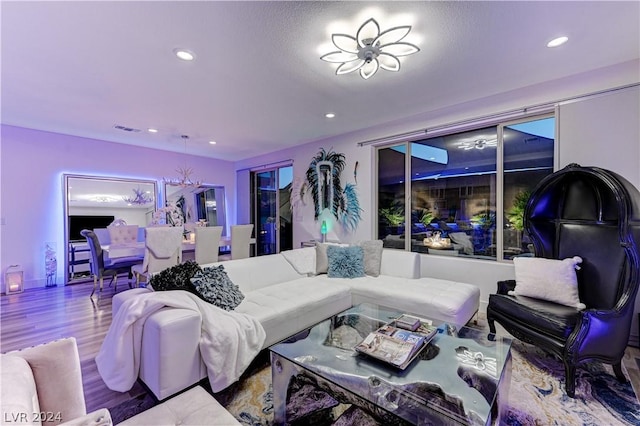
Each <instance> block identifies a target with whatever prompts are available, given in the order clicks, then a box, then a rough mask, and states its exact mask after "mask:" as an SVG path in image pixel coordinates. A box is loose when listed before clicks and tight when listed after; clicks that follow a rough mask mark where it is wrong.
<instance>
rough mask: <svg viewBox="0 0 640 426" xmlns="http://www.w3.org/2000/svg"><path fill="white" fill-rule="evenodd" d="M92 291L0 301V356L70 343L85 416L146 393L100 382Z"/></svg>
mask: <svg viewBox="0 0 640 426" xmlns="http://www.w3.org/2000/svg"><path fill="white" fill-rule="evenodd" d="M105 286H106V284H105ZM92 288H93V282H86V283H79V284H74V285H70V286H58V287H53V288H39V289H32V290H27V291H25V292H24V293H21V294H14V295H10V296H2V297H0V352H8V351H12V350H16V349H22V348H26V347H29V346H34V345H38V344H41V343H46V342H49V341H52V340H55V339H59V338H62V337H70V336H73V337H75V338H76V340H77V341H78V351H79V353H80V362H81V365H82V378H83V384H84V394H85V401H86V404H87V411H88V412H91V411H93V410H96V409H99V408H103V407H104V408H112V407H114V406H116V405H118V404H120V403H121V402H124V401H127V400H129V399H132V398H135V397H136V396H139V395H141V394H143V393H145V392H146V391H145V389H144V388H143V387H142V385H140V384H139V383H136V384H135V385H134V387H133V388H132V389H131V390H130V391H129V392H125V393H120V392H114V391H112V390H110V389H108V388H107V387H106V385H105V384H104V382H103V381H102V378H101V377H100V375H99V373H98V369H97V367H96V363H95V360H94V358H95V356H96V355H97V354H98V351H99V350H100V345H101V344H102V341H103V339H104V336H105V335H106V333H107V330H108V329H109V325H110V324H111V297H112V296H113V294H114V290H113V288H112V287H106V288H105V290H104V291H103V293H102V296H101V297H100V298H99V299H98V298H97V297H95V296H94V297H93V299H90V298H89V294H91V289H92ZM126 289H128V285H127V284H126V277H124V278H120V280H119V286H118V292H120V291H124V290H126ZM482 320H483V317H482V314H481V315H480V321H482ZM639 358H640V351H639V350H638V348H633V347H628V348H627V351H626V354H625V358H624V359H623V363H624V365H625V367H627V372H628V374H629V377H630V379H631V381H632V383H633V384H634V388H635V390H636V394H638V391H639V390H640V389H638V388H639V387H640V369H639V368H640V366H639V364H638V361H637V359H639Z"/></svg>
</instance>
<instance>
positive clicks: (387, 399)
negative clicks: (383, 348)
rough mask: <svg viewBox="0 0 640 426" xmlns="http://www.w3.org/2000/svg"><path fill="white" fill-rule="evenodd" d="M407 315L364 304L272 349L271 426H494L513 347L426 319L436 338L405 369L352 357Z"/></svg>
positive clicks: (503, 340) (504, 341)
mask: <svg viewBox="0 0 640 426" xmlns="http://www.w3.org/2000/svg"><path fill="white" fill-rule="evenodd" d="M404 313H408V314H412V313H410V312H400V311H398V310H395V309H391V308H386V307H383V306H378V305H373V304H366V303H365V304H361V305H357V306H354V307H352V308H350V309H348V310H346V311H344V312H342V313H340V314H338V315H335V316H333V317H331V318H329V319H327V320H325V321H323V322H321V323H319V324H317V325H315V326H313V327H312V328H310V329H307V330H304V331H303V332H301V333H298V334H296V335H294V336H292V337H290V338H289V339H287V340H285V341H282V342H280V343H278V344H275V345H273V346H272V347H271V348H270V350H271V371H272V378H273V403H274V420H275V422H276V424H310V423H320V424H332V423H335V424H340V425H343V424H354V425H357V424H384V425H388V424H392V425H394V424H397V425H402V424H418V425H422V424H437V425H450V424H451V425H458V424H462V425H476V424H479V425H486V424H491V422H492V420H493V419H494V418H497V417H499V410H500V404H499V403H498V399H506V398H505V397H506V394H507V393H508V388H509V382H510V381H511V353H510V348H511V340H510V339H508V338H504V337H499V336H495V337H494V336H493V335H491V339H490V338H489V337H490V336H489V334H488V333H487V332H483V331H481V330H477V329H473V328H469V327H456V326H453V325H450V324H447V323H443V322H438V321H437V320H436V319H432V318H430V319H431V320H432V321H433V325H435V326H437V327H438V333H437V334H436V335H435V337H434V338H433V339H432V340H431V342H430V343H429V344H428V345H427V347H425V348H424V349H423V350H422V352H421V353H420V355H419V356H418V357H417V358H416V359H415V360H413V362H412V363H411V364H410V365H409V366H408V367H407V368H406V369H404V370H400V369H397V368H394V367H392V366H391V365H389V364H387V363H385V362H383V361H378V360H376V359H374V358H371V357H368V356H366V355H363V354H358V353H357V352H356V351H354V350H353V347H354V346H356V345H357V344H358V343H360V342H361V341H362V340H363V339H364V338H365V337H366V336H367V335H368V334H369V333H370V332H372V331H375V330H376V329H378V327H380V326H381V325H383V324H385V323H388V322H389V321H391V320H393V319H395V318H397V317H399V316H400V315H401V314H404ZM416 316H418V317H421V316H420V315H416ZM498 396H500V398H498Z"/></svg>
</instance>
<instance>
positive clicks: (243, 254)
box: [231, 224, 253, 259]
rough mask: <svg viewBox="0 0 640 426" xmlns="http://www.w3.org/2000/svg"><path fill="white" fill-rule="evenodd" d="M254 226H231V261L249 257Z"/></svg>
mask: <svg viewBox="0 0 640 426" xmlns="http://www.w3.org/2000/svg"><path fill="white" fill-rule="evenodd" d="M252 232H253V224H249V225H232V226H231V259H245V258H247V257H249V247H250V241H251V233H252Z"/></svg>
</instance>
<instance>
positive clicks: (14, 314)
mask: <svg viewBox="0 0 640 426" xmlns="http://www.w3.org/2000/svg"><path fill="white" fill-rule="evenodd" d="M106 285H107V284H106V283H105V287H106ZM92 288H93V282H92V281H91V282H86V283H79V284H74V285H70V286H58V287H52V288H38V289H31V290H26V291H25V292H24V293H20V294H12V295H9V296H2V297H0V352H8V351H12V350H16V349H22V348H26V347H29V346H34V345H39V344H41V343H46V342H49V341H52V340H56V339H59V338H62V337H75V338H76V340H77V342H78V352H79V353H80V362H81V366H82V381H83V384H84V395H85V402H86V405H87V412H91V411H93V410H96V409H98V408H103V407H105V408H111V407H114V406H115V405H118V404H119V403H121V402H123V401H126V400H129V399H131V398H134V397H136V396H138V395H140V394H142V393H144V392H145V390H144V388H143V387H142V386H141V385H140V384H138V383H136V385H135V386H134V387H133V388H132V389H131V390H130V391H129V392H125V393H120V392H114V391H112V390H109V389H108V388H107V387H106V385H105V384H104V382H103V381H102V378H101V377H100V375H99V373H98V369H97V367H96V363H95V360H94V358H95V357H96V355H97V354H98V351H99V350H100V345H101V344H102V341H103V339H104V336H105V335H106V333H107V330H108V329H109V325H110V324H111V297H112V296H113V294H114V290H113V287H106V288H105V289H104V290H103V292H102V296H101V297H100V298H97V297H96V296H95V295H94V297H93V298H92V299H91V298H89V295H90V294H91V289H92ZM128 288H129V287H128V285H127V283H126V276H124V277H121V278H120V279H119V280H118V289H117V290H118V292H120V291H124V290H126V289H128Z"/></svg>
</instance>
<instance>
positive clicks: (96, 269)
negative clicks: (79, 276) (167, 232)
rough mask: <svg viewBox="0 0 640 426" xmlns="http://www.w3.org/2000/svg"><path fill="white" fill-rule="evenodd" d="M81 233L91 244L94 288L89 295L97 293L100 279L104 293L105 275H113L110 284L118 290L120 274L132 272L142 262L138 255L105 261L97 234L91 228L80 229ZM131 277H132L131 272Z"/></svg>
mask: <svg viewBox="0 0 640 426" xmlns="http://www.w3.org/2000/svg"><path fill="white" fill-rule="evenodd" d="M80 235H82V236H83V237H85V238H86V239H87V245H88V246H89V252H90V253H91V261H90V262H89V265H90V269H91V276H93V290H92V291H91V295H90V296H89V297H91V296H93V294H94V293H95V291H96V287H97V285H98V280H99V281H100V293H102V287H103V284H104V277H111V281H109V285H111V284H112V283H113V289H114V291H115V290H117V285H118V274H120V273H124V272H127V273H130V271H131V268H132V267H133V266H135V265H139V264H140V262H141V260H140V258H138V257H125V258H120V259H118V258H116V259H109V260H107V261H105V259H104V251H103V250H102V246H101V245H100V241H99V240H98V237H97V236H96V234H95V233H94V232H93V231H91V230H89V229H83V230H82V231H80ZM129 278H131V274H129Z"/></svg>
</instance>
